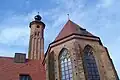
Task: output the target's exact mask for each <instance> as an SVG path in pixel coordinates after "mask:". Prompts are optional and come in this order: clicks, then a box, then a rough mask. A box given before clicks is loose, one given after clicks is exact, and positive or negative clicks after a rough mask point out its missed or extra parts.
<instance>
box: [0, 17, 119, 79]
mask: <svg viewBox="0 0 120 80" xmlns="http://www.w3.org/2000/svg"><path fill="white" fill-rule="evenodd" d="M41 19H42V18H41V16H40V15H36V16H35V17H34V20H33V21H32V22H30V25H29V27H30V39H29V51H28V58H26V54H25V53H15V56H14V57H3V56H1V57H0V80H119V78H118V75H117V71H116V70H115V67H114V64H113V62H112V59H111V58H110V56H109V52H108V49H107V48H106V47H105V46H104V45H103V44H102V42H101V40H100V38H99V37H98V36H95V35H93V34H92V33H90V32H88V31H87V30H86V29H84V28H82V27H81V26H79V25H77V24H76V23H74V22H73V21H71V20H68V21H67V22H66V24H65V25H64V26H63V28H62V30H61V31H60V33H59V34H58V36H57V37H56V38H55V40H54V41H53V42H51V43H50V44H49V46H48V49H47V51H46V52H44V29H45V24H44V22H42V20H41Z"/></svg>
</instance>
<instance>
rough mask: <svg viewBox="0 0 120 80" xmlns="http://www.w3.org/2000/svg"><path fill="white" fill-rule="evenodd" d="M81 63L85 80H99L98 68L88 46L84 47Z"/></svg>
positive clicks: (91, 49) (91, 50)
mask: <svg viewBox="0 0 120 80" xmlns="http://www.w3.org/2000/svg"><path fill="white" fill-rule="evenodd" d="M83 52H84V54H83V63H84V69H85V70H84V71H85V75H86V79H87V80H100V76H99V72H98V67H97V64H96V60H95V57H94V55H93V48H92V47H91V46H90V45H86V46H85V48H84V51H83Z"/></svg>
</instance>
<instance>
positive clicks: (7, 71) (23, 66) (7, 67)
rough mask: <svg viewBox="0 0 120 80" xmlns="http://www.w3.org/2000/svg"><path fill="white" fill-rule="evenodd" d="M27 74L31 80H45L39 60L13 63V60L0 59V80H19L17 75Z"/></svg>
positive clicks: (7, 58)
mask: <svg viewBox="0 0 120 80" xmlns="http://www.w3.org/2000/svg"><path fill="white" fill-rule="evenodd" d="M21 74H29V75H30V76H31V78H32V80H45V68H44V66H43V65H42V61H40V60H29V59H27V61H26V62H25V63H15V62H14V58H11V57H0V80H19V75H21Z"/></svg>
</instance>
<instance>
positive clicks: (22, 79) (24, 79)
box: [19, 75, 32, 80]
mask: <svg viewBox="0 0 120 80" xmlns="http://www.w3.org/2000/svg"><path fill="white" fill-rule="evenodd" d="M19 78H20V80H32V78H31V77H30V76H29V75H20V76H19Z"/></svg>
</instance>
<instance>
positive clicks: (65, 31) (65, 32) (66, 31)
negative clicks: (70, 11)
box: [54, 20, 94, 41]
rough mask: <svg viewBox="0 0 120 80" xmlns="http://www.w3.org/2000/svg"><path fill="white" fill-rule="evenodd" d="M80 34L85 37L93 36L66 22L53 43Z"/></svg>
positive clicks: (74, 24)
mask: <svg viewBox="0 0 120 80" xmlns="http://www.w3.org/2000/svg"><path fill="white" fill-rule="evenodd" d="M74 33H75V34H80V35H83V36H84V35H85V36H86V35H87V36H94V35H93V34H91V33H90V32H88V31H87V30H86V29H84V28H82V27H81V26H79V25H78V24H76V23H74V22H73V21H71V20H68V21H67V23H66V24H65V25H64V27H63V28H62V30H61V31H60V33H59V34H58V36H57V37H56V38H55V40H54V41H58V40H60V39H62V38H64V37H66V36H69V35H71V34H74Z"/></svg>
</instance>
